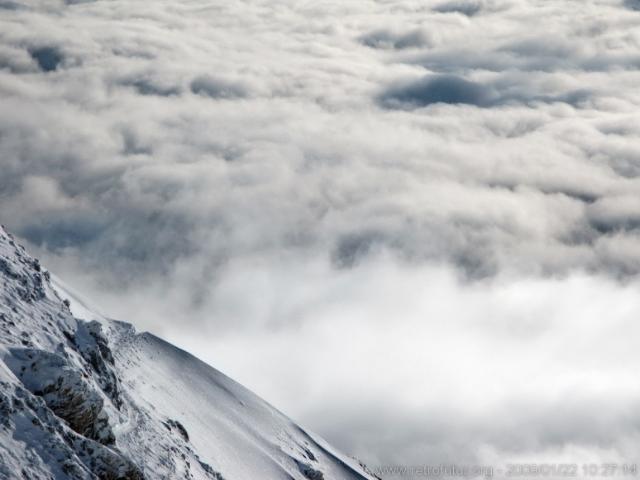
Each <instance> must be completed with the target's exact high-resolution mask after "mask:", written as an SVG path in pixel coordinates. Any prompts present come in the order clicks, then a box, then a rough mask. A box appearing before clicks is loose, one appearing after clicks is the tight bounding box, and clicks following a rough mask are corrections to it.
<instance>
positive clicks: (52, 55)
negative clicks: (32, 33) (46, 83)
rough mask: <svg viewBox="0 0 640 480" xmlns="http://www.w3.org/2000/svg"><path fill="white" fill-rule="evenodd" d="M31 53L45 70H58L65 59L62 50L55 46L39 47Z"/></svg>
mask: <svg viewBox="0 0 640 480" xmlns="http://www.w3.org/2000/svg"><path fill="white" fill-rule="evenodd" d="M29 53H30V54H31V56H32V57H33V59H34V60H35V61H36V62H38V66H39V67H40V69H41V70H42V71H44V72H51V71H53V70H56V69H57V68H58V66H59V65H60V64H61V63H62V61H63V60H64V56H63V55H62V52H61V51H60V50H58V49H57V48H55V47H38V48H34V49H32V50H31V51H30V52H29Z"/></svg>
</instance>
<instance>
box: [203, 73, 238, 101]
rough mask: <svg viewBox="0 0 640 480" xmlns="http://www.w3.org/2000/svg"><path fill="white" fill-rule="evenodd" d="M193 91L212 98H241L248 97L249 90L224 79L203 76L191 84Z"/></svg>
mask: <svg viewBox="0 0 640 480" xmlns="http://www.w3.org/2000/svg"><path fill="white" fill-rule="evenodd" d="M191 91H192V92H193V93H195V94H198V95H204V96H207V97H211V98H227V99H228V98H241V97H246V96H247V95H248V91H247V88H246V87H245V86H244V85H242V84H241V83H234V82H230V81H228V80H224V79H222V78H217V77H212V76H210V75H202V76H199V77H197V78H195V79H194V80H193V81H192V82H191Z"/></svg>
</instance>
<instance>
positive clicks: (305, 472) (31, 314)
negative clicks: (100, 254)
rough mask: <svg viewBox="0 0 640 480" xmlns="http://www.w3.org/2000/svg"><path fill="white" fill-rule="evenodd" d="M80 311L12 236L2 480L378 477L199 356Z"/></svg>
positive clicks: (2, 241) (0, 233)
mask: <svg viewBox="0 0 640 480" xmlns="http://www.w3.org/2000/svg"><path fill="white" fill-rule="evenodd" d="M79 305H80V303H79V300H78V299H77V298H75V297H74V296H73V295H72V294H70V293H69V292H68V291H67V290H65V289H64V288H63V287H61V286H60V285H58V284H57V283H55V282H54V281H53V280H52V276H51V275H50V274H49V273H48V272H47V271H46V270H44V269H43V268H42V267H41V265H40V263H39V262H38V261H37V260H36V259H34V258H32V257H30V256H29V255H28V254H27V253H26V251H25V250H24V248H23V247H21V246H20V245H19V244H17V243H16V241H15V240H14V238H13V237H11V235H9V234H8V233H6V231H5V230H4V229H3V228H1V227H0V479H3V480H4V479H29V480H31V479H35V480H40V479H43V480H44V479H47V480H50V479H55V480H64V479H94V480H95V479H101V480H145V479H149V480H151V479H153V480H155V479H192V480H207V479H208V480H236V479H237V480H244V479H246V480H249V479H255V478H265V479H283V480H285V479H286V480H291V479H294V480H331V479H336V480H345V479H358V480H366V479H372V478H374V477H373V476H372V475H371V474H369V473H368V472H367V471H366V469H365V468H363V466H361V465H360V464H359V463H358V462H357V461H354V460H353V459H349V458H347V457H344V456H342V455H340V454H338V453H336V452H335V451H334V450H333V449H331V447H330V446H328V445H327V444H326V443H325V442H323V441H322V440H321V439H318V438H315V437H312V436H311V435H310V434H308V433H306V432H305V431H304V430H302V429H301V428H300V427H298V426H297V425H295V424H294V423H293V422H291V421H290V420H289V419H288V418H286V417H285V416H284V415H282V414H281V413H280V412H278V411H277V410H275V409H274V408H273V407H271V406H270V405H268V404H267V403H266V402H264V401H263V400H261V399H259V398H258V397H256V396H255V395H253V394H252V393H251V392H249V391H248V390H246V389H244V388H243V387H242V386H240V385H238V384H237V383H235V382H233V381H232V380H230V379H229V378H227V377H226V376H224V375H223V374H221V373H220V372H218V371H216V370H214V369H213V368H211V367H209V366H208V365H206V364H204V363H203V362H200V361H199V360H198V359H196V358H194V357H192V356H191V355H189V354H188V353H186V352H183V351H182V350H179V349H177V348H175V347H173V346H172V345H170V344H168V343H166V342H163V341H162V340H160V339H159V338H157V337H154V336H153V335H151V334H148V333H143V334H137V333H136V332H135V329H134V328H133V327H132V326H131V325H128V324H126V323H123V322H118V321H115V320H109V319H106V318H104V317H102V316H100V315H99V314H97V313H95V312H93V311H92V310H91V309H88V308H87V307H86V306H84V305H82V307H83V308H78V306H79ZM74 312H75V316H74ZM79 312H80V313H79ZM80 317H83V318H80Z"/></svg>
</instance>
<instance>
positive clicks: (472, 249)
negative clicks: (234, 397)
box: [0, 0, 640, 463]
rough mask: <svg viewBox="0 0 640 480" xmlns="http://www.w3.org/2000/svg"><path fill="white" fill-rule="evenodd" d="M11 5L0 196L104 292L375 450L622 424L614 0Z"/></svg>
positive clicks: (628, 65) (619, 116) (632, 87)
mask: <svg viewBox="0 0 640 480" xmlns="http://www.w3.org/2000/svg"><path fill="white" fill-rule="evenodd" d="M20 5H21V7H20V8H13V7H11V8H3V10H2V12H3V14H2V18H1V19H0V100H1V101H2V106H3V108H2V109H0V167H1V168H2V174H1V175H0V199H1V201H0V219H1V220H2V223H5V224H7V226H8V228H9V229H11V230H13V231H14V232H16V233H18V234H19V235H21V236H22V238H23V240H25V241H27V242H30V244H31V245H30V246H31V248H34V249H36V250H37V252H38V254H39V255H41V256H42V257H43V260H44V261H45V263H46V264H48V265H50V267H51V268H52V270H53V271H56V272H58V273H60V275H61V276H62V277H63V278H65V279H66V280H67V281H68V283H70V284H72V285H75V286H76V287H82V288H83V289H84V290H86V292H87V293H88V294H89V295H88V296H90V297H94V298H96V300H97V303H98V304H102V305H104V307H105V308H104V309H105V310H106V313H107V314H109V315H111V316H118V317H121V318H123V319H126V320H130V321H134V322H135V323H136V324H137V325H138V326H139V327H140V328H143V329H150V330H152V331H154V332H156V333H159V334H162V335H164V336H166V337H168V339H169V340H172V341H184V344H185V345H186V346H189V348H190V349H192V350H193V351H194V353H196V354H198V355H200V356H205V357H206V358H207V359H208V360H209V361H211V362H212V363H213V364H214V365H216V366H220V367H223V369H225V370H228V371H229V373H232V374H234V375H236V374H237V375H238V376H239V377H240V380H242V381H244V382H245V383H247V384H248V385H249V386H251V387H255V388H257V389H258V390H259V391H261V392H263V393H264V394H265V395H266V396H267V397H268V399H269V400H272V401H273V402H274V403H276V404H277V405H278V406H279V407H280V408H282V409H283V410H285V411H288V412H289V411H290V412H293V413H294V414H295V415H296V416H299V417H300V418H302V419H303V420H304V421H305V423H307V424H308V425H309V426H310V427H311V428H312V429H315V430H322V432H323V433H325V434H326V435H327V436H329V437H331V438H330V440H332V441H334V442H336V443H339V444H341V445H342V446H343V447H345V448H346V449H347V450H349V451H353V452H357V453H358V454H359V455H361V456H363V457H364V458H363V459H364V460H367V461H369V462H373V463H376V462H378V461H379V462H383V461H394V462H402V463H407V462H409V461H412V462H413V461H415V460H416V459H419V458H420V452H421V451H422V452H429V458H432V459H438V458H448V456H450V454H451V452H460V454H461V455H462V453H464V456H465V458H469V459H472V458H482V459H485V458H486V459H488V458H489V457H491V455H494V454H495V455H498V456H500V455H501V454H502V453H503V452H504V451H507V450H509V448H508V447H509V444H510V443H512V444H513V445H514V448H516V447H517V448H516V449H517V452H515V453H514V452H511V453H512V454H513V455H514V456H515V457H518V458H534V457H536V456H537V455H538V454H540V456H542V454H544V455H547V454H548V455H549V458H551V457H553V458H560V457H562V458H569V457H571V456H572V455H574V456H575V455H578V456H580V455H581V457H580V458H583V457H584V458H589V456H590V454H592V455H591V457H592V458H596V457H597V458H600V456H602V458H605V457H606V453H607V452H609V451H610V452H611V453H612V457H611V458H614V457H615V458H618V457H616V455H622V453H620V452H623V451H625V450H624V449H625V448H631V447H629V446H637V441H635V440H633V438H634V435H636V433H635V423H634V422H635V417H633V416H632V415H631V414H630V415H631V416H628V417H627V418H629V419H630V421H629V423H628V424H626V425H624V424H623V422H622V420H621V419H622V413H621V412H628V411H629V410H630V409H631V408H632V406H633V405H634V402H635V399H636V392H635V391H633V389H632V387H628V389H626V390H625V388H626V387H625V386H628V385H632V384H633V383H632V382H631V383H629V382H627V379H628V378H629V375H630V374H629V372H628V370H627V368H628V365H633V364H634V362H635V357H633V356H632V355H631V354H629V356H627V357H625V358H626V359H627V360H628V362H627V363H624V364H623V363H617V362H616V358H617V357H616V355H617V352H616V350H615V348H613V347H612V346H611V345H613V344H615V343H616V342H618V343H620V342H622V343H623V342H624V340H625V338H633V335H627V337H625V336H624V335H622V333H621V332H623V331H624V328H623V325H627V323H625V322H627V320H626V319H628V318H630V316H631V314H632V313H636V312H637V306H636V305H635V300H633V298H634V296H633V295H631V294H630V293H629V292H632V290H629V289H628V288H627V286H628V285H635V283H634V282H635V278H636V277H637V275H638V273H640V249H639V248H638V244H639V243H638V215H637V207H638V205H637V202H636V201H635V199H636V198H638V196H639V195H640V183H639V181H638V178H639V175H640V167H639V165H640V147H639V146H638V138H640V128H639V127H638V125H640V122H639V121H638V111H639V110H638V106H639V103H640V99H639V98H638V94H637V85H638V81H640V74H639V73H638V69H637V68H636V67H637V66H638V65H640V61H639V58H640V56H639V55H638V44H639V39H638V34H637V32H638V31H640V17H639V16H638V14H637V12H636V11H634V10H632V9H631V8H629V6H630V4H629V3H627V4H625V3H624V2H621V1H618V0H615V1H614V0H611V1H599V2H587V3H582V4H581V5H580V8H576V5H574V4H573V3H571V2H548V1H542V0H532V1H520V0H496V1H491V2H484V1H483V2H420V1H417V0H401V1H398V2H373V3H371V2H364V1H360V0H357V1H353V2H334V3H331V4H327V3H323V4H318V3H313V2H311V3H309V2H287V1H285V2H281V3H278V4H275V3H273V2H272V3H264V2H262V3H261V2H254V1H247V2H241V3H238V2H231V3H227V4H224V5H208V6H207V5H204V6H202V5H201V6H194V5H178V4H177V3H172V2H168V3H157V2H156V3H153V4H144V5H143V4H137V3H128V4H126V5H123V6H122V8H119V9H115V10H114V9H113V8H112V7H113V5H111V4H109V3H108V2H83V3H82V4H81V5H78V4H74V5H71V4H68V3H61V2H44V3H42V2H40V3H38V2H32V1H31V0H27V1H25V2H22V3H21V4H20ZM476 7H478V8H479V10H477V11H476ZM434 8H435V10H434ZM438 10H440V11H438ZM443 10H448V11H449V13H443V12H442V11H443ZM540 18H544V19H545V21H544V22H540ZM41 48H44V49H45V51H44V54H37V55H34V54H33V52H37V51H38V50H37V49H41ZM47 49H50V50H47ZM47 52H48V53H47ZM41 53H42V52H41ZM38 57H40V59H38ZM47 69H49V70H50V72H49V73H46V74H45V72H44V71H45V70H47ZM442 285H444V286H446V288H444V290H439V286H442ZM511 287H513V291H512V290H511ZM514 292H515V293H514ZM523 297H524V299H522V298H523ZM423 298H427V299H429V302H426V301H423V300H422V299H423ZM505 298H506V299H509V298H515V299H516V300H517V301H516V300H513V303H515V304H516V305H515V306H513V305H512V304H509V305H506V306H503V303H504V302H505V301H506V300H505ZM565 298H567V299H570V302H569V301H568V300H567V302H569V303H566V304H565V303H563V302H564V299H565ZM521 299H522V300H521ZM387 300H388V304H387V303H385V302H386V301H387ZM520 302H522V303H521V304H520ZM430 303H433V304H434V305H435V306H434V307H431V306H430ZM583 306H584V308H583ZM601 306H603V307H602V308H600V307H601ZM436 307H437V308H436ZM587 307H588V308H587ZM591 311H593V312H596V313H590V312H591ZM529 312H531V313H529ZM576 312H577V313H576ZM625 312H631V313H629V315H630V316H627V313H625ZM611 318H613V319H614V320H611V322H609V320H610V319H611ZM492 319H493V320H494V321H495V324H493V323H491V321H492ZM514 319H515V320H514ZM564 319H567V320H566V322H567V324H566V325H565V324H564V321H565V320H564ZM580 319H586V320H585V322H586V323H585V326H582V325H578V324H577V323H576V322H578V321H579V320H580ZM604 320H607V322H604ZM600 321H602V323H600ZM448 326H450V327H451V330H447V328H449V327H448ZM609 328H611V330H608V329H609ZM629 328H631V330H629V331H633V328H635V327H633V326H631V327H629ZM396 330H397V333H394V332H395V331H396ZM470 332H473V335H472V334H471V333H470ZM582 332H584V333H585V335H587V336H588V338H586V339H585V340H584V345H583V346H584V349H582V350H580V351H578V350H577V349H579V347H580V345H578V344H576V343H572V342H573V341H575V339H576V335H577V336H579V334H580V333H582ZM598 335H600V336H598ZM199 338H202V341H201V342H199V340H198V339H199ZM457 338H460V340H461V342H460V345H461V347H460V348H456V339H457ZM596 338H601V339H604V340H606V342H611V344H610V345H609V346H608V347H607V349H606V351H602V350H597V346H596V345H597V342H596V340H595V339H596ZM407 339H408V340H407ZM430 339H431V342H432V343H429V342H430ZM474 339H476V340H477V342H478V343H477V345H476V346H474V344H473V343H474ZM541 339H544V341H542V340H541ZM383 340H384V342H387V341H388V342H397V345H398V346H397V347H395V346H394V348H393V349H391V350H389V354H386V352H387V350H386V346H385V345H384V344H383ZM545 341H546V342H550V343H545ZM213 342H216V345H215V348H212V344H213ZM418 342H425V343H426V344H428V345H427V346H426V347H425V348H423V349H421V350H418V349H416V348H414V347H416V345H415V343H418ZM562 342H564V345H565V346H566V345H568V346H566V349H567V350H566V352H568V353H567V355H568V354H569V353H571V354H572V355H575V359H576V361H575V362H573V360H571V359H569V358H568V357H563V355H565V353H563V352H565V350H563V348H562V345H563V343H562ZM606 342H605V343H606ZM187 344H188V345H187ZM354 345H355V347H354ZM405 345H408V348H406V349H405V348H404V346H405ZM514 345H522V347H523V350H521V351H522V352H523V353H522V355H521V356H520V354H519V351H516V350H515V347H513V346H514ZM581 345H582V344H581ZM586 345H588V346H589V348H588V349H587V348H586ZM445 346H446V347H447V348H445ZM409 347H410V348H409ZM580 348H582V347H580ZM625 348H626V347H625ZM296 349H297V350H296ZM309 351H312V352H313V355H309ZM418 351H419V352H422V353H420V355H418V354H413V353H410V352H418ZM547 351H549V352H552V353H551V354H550V355H555V357H554V358H556V359H557V358H559V360H557V362H556V361H555V360H553V361H552V359H551V357H544V356H543V358H540V353H539V352H547ZM625 351H626V350H625ZM211 352H216V356H215V358H214V357H213V356H212V353H211ZM239 352H241V353H242V355H244V356H245V357H246V356H247V353H246V352H252V353H251V354H252V355H254V356H253V357H247V359H246V360H243V358H244V357H241V355H240V353H239ZM323 352H326V353H323ZM589 352H590V353H589ZM594 352H595V353H594ZM598 352H600V353H598ZM285 357H286V358H285ZM383 360H384V361H383ZM413 360H415V361H416V362H417V363H416V365H418V367H419V368H418V367H414V366H412V365H413V364H412V363H411V362H412V361H413ZM570 360H571V361H570ZM596 360H597V362H596ZM249 361H251V362H252V363H251V364H250V363H249ZM536 362H538V363H537V365H540V369H536V368H537V367H536V366H535V365H536ZM589 362H596V364H590V363H589ZM598 362H600V363H598ZM256 365H258V367H256ZM344 365H348V366H349V368H344V369H343V366H344ZM558 365H560V367H562V366H564V368H565V369H564V370H562V369H561V368H560V367H558ZM589 365H591V366H592V367H593V369H589V368H587V366H589ZM483 366H486V368H487V369H489V367H491V368H493V369H494V370H495V371H496V372H498V373H499V374H500V375H503V377H500V375H497V376H495V377H492V376H491V372H490V371H489V370H483ZM294 367H295V368H298V369H299V370H295V371H293V373H292V372H291V371H288V370H287V368H294ZM436 367H437V368H436ZM457 367H459V368H457ZM260 368H264V369H265V370H260ZM511 368H512V369H513V370H510V369H511ZM518 369H520V370H521V371H524V372H528V373H532V374H533V373H535V374H536V375H537V376H536V377H535V378H536V382H538V383H536V386H537V387H536V388H538V390H536V391H533V392H531V391H527V390H526V389H524V387H521V386H520V385H521V384H520V383H518V379H519V378H520V377H519V376H518V375H517V372H518V371H519V370H518ZM342 370H344V374H341V372H342ZM282 372H287V373H286V375H285V374H281V373H282ZM371 372H374V374H375V375H376V376H375V377H373V378H374V380H375V381H372V380H371V375H372V373H371ZM404 372H406V374H405V373H404ZM441 372H442V373H441ZM617 373H619V374H620V376H619V377H618V376H616V375H617ZM574 374H575V375H574ZM578 374H579V375H578ZM365 377H366V378H365ZM416 378H418V379H422V378H424V379H425V382H426V383H424V384H423V382H417V383H416V382H415V380H416ZM465 378H477V379H478V381H479V382H480V383H483V385H481V386H478V385H476V387H477V388H476V389H475V390H474V389H473V388H471V387H470V386H468V385H467V386H465V385H466V384H465V383H464V382H465ZM527 378H529V377H527ZM607 378H609V379H610V380H607ZM265 379H268V381H267V380H265ZM280 379H281V380H280ZM443 379H444V380H443ZM501 379H503V380H504V383H500V381H499V380H501ZM614 380H615V382H614ZM349 381H350V382H352V383H349ZM566 381H570V382H569V383H566ZM600 381H602V382H605V383H604V384H607V385H609V386H610V387H611V389H612V390H611V392H613V393H611V394H610V395H608V396H607V397H606V398H607V399H608V400H607V401H609V402H610V405H614V406H615V408H613V407H612V408H611V409H610V411H611V412H612V413H611V414H609V415H608V416H604V417H602V416H598V415H600V414H601V413H602V412H603V411H605V410H606V408H605V400H604V398H605V395H604V394H603V393H602V391H600V390H598V387H597V385H598V382H600ZM270 382H271V383H272V385H271V386H270V385H269V383H270ZM376 382H380V387H378V386H377V383H376ZM545 382H548V384H550V385H551V387H550V388H551V390H550V392H551V393H550V394H549V396H548V397H547V396H544V395H542V394H541V393H540V391H541V390H544V388H543V384H545ZM571 382H573V383H571ZM581 382H582V383H581ZM606 382H611V383H606ZM625 382H626V383H625ZM427 384H428V385H429V386H430V388H426V387H424V385H427ZM420 385H423V386H420ZM501 385H509V386H510V387H509V388H507V387H504V386H501ZM563 385H573V386H575V389H573V390H569V389H568V387H566V389H565V387H563ZM621 385H622V386H621ZM511 386H512V387H513V388H511ZM478 389H480V390H478ZM514 389H515V390H514ZM478 391H481V392H483V395H480V394H478V393H477V392H478ZM301 392H302V393H301ZM474 392H476V393H474ZM343 394H344V395H343ZM527 394H530V395H529V397H527ZM483 396H484V397H486V402H485V403H483V402H484V400H483ZM567 397H571V403H570V406H571V407H572V408H573V410H572V409H569V410H567V408H568V407H563V403H562V402H561V399H566V398H567ZM528 398H529V399H535V402H528V401H527V399H528ZM303 399H304V401H303ZM468 399H472V400H473V401H472V402H469V401H468ZM356 400H357V401H356ZM412 402H414V404H412ZM469 403H471V405H469ZM355 406H357V408H356V407H355ZM402 411H406V412H407V413H406V414H403V413H399V412H402ZM500 411H503V412H506V413H505V414H504V415H503V416H501V415H500V414H499V413H496V412H500ZM554 412H561V413H562V415H560V414H558V413H554ZM593 412H597V413H598V415H596V414H595V413H593ZM427 414H429V415H428V416H427ZM589 415H592V417H593V418H595V417H597V418H602V420H601V423H598V424H596V425H591V424H590V425H588V426H586V427H585V426H581V425H582V421H583V420H584V419H585V418H587V417H588V416H589ZM561 417H566V421H563V420H562V418H561ZM327 418H334V419H337V420H336V421H335V422H329V421H327V420H326V419H327ZM379 419H382V420H384V421H381V422H378V420H379ZM545 419H552V420H553V421H552V420H545ZM341 422H343V424H344V425H348V428H341V427H340V424H341ZM608 426H610V427H611V430H610V431H611V432H620V434H621V435H620V436H619V438H620V441H619V442H617V443H616V442H615V441H614V440H613V439H612V437H611V435H613V434H607V433H606V429H607V427H608ZM518 428H520V431H526V432H527V435H524V437H525V438H522V439H520V438H517V436H514V435H513V433H510V432H514V431H519V430H518ZM385 432H387V433H385ZM388 432H393V435H391V434H389V433H388ZM599 437H600V438H602V439H603V444H606V445H604V446H603V445H595V440H594V439H597V438H599ZM573 440H575V442H574V441H573ZM485 443H486V445H485ZM470 444H474V445H478V448H477V450H478V451H479V452H480V453H482V455H484V456H481V455H480V453H478V452H475V451H473V452H472V451H470V450H469V449H468V445H470ZM465 445H466V447H465ZM572 445H574V446H575V445H577V446H575V449H574V450H572V448H573V447H572ZM440 446H441V447H440ZM484 446H486V447H487V448H486V449H484V450H483V448H484ZM603 449H605V450H603ZM607 449H609V450H607ZM485 450H486V451H485ZM636 451H637V449H636ZM390 452H391V453H393V452H397V453H396V454H395V455H391V453H390ZM491 452H493V453H491ZM496 452H497V453H496ZM563 452H564V453H563ZM613 453H615V455H613ZM563 455H564V456H563ZM515 457H514V458H515ZM545 458H546V457H545Z"/></svg>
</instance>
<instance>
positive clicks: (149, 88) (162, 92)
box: [124, 78, 180, 97]
mask: <svg viewBox="0 0 640 480" xmlns="http://www.w3.org/2000/svg"><path fill="white" fill-rule="evenodd" d="M124 85H126V86H132V87H133V88H135V89H136V90H137V91H138V93H140V94H141V95H159V96H161V97H170V96H172V95H179V94H180V88H179V87H176V86H164V85H158V84H156V83H154V82H153V81H152V80H148V79H144V78H140V79H136V80H132V81H130V82H125V83H124Z"/></svg>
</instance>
